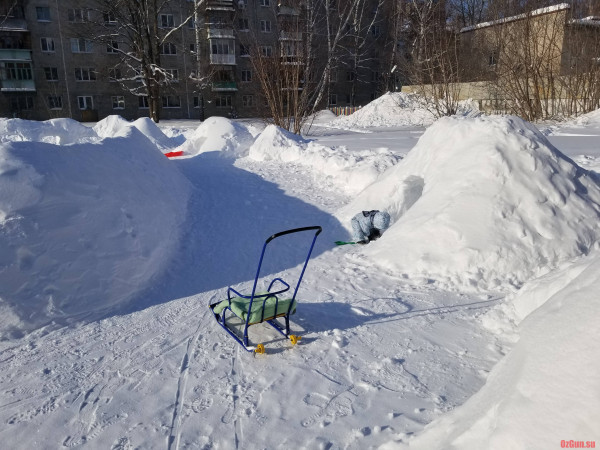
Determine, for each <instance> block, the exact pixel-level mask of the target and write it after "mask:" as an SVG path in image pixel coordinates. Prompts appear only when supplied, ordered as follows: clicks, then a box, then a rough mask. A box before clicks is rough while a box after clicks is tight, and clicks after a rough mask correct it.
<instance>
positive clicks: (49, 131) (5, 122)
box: [0, 119, 98, 145]
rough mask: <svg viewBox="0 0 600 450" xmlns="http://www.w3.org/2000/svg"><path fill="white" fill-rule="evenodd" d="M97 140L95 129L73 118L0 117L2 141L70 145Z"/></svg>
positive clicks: (0, 140) (0, 136) (0, 138)
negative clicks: (30, 119)
mask: <svg viewBox="0 0 600 450" xmlns="http://www.w3.org/2000/svg"><path fill="white" fill-rule="evenodd" d="M97 140H98V135H97V134H96V133H95V132H94V130H93V129H91V128H89V127H86V126H85V125H82V124H81V123H79V122H77V121H76V120H73V119H51V120H46V121H43V122H34V121H29V120H23V119H0V143H1V142H21V141H27V142H46V143H48V144H56V145H69V144H73V143H76V142H79V143H81V142H95V141H97Z"/></svg>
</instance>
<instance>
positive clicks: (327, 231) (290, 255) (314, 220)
mask: <svg viewBox="0 0 600 450" xmlns="http://www.w3.org/2000/svg"><path fill="white" fill-rule="evenodd" d="M174 163H176V164H178V165H179V167H180V169H181V171H182V172H183V173H184V174H185V175H186V176H187V177H188V178H189V180H190V181H191V183H192V184H193V185H194V187H195V189H194V192H193V194H192V198H191V200H190V204H189V208H188V209H189V212H188V219H187V223H186V225H185V227H186V230H185V232H184V235H183V237H182V239H181V245H180V248H179V249H178V251H177V252H176V255H175V257H174V258H173V261H172V264H171V265H170V267H169V269H168V270H167V273H166V274H165V275H164V276H163V277H162V279H161V280H159V282H157V283H155V286H153V288H152V289H151V290H150V291H149V292H145V293H144V295H141V296H140V297H139V299H138V300H137V301H133V302H132V303H130V304H129V305H128V306H127V307H126V311H119V313H121V314H123V313H129V312H133V311H136V310H140V309H144V308H147V307H149V306H152V305H155V304H159V303H163V302H165V301H169V300H172V299H176V298H181V297H188V296H191V295H194V294H198V293H201V292H206V291H211V290H214V289H220V288H222V289H223V295H222V297H223V298H226V296H227V292H226V288H227V286H235V285H239V284H240V283H243V284H241V285H240V286H239V289H241V290H242V291H241V292H242V293H244V294H246V293H247V294H249V293H250V292H251V289H252V280H254V277H255V275H256V270H257V267H258V261H259V258H260V254H261V250H262V247H263V244H264V242H265V240H266V239H267V238H268V237H269V236H271V235H273V234H275V233H277V232H280V231H283V230H287V229H292V228H300V227H307V226H313V225H320V226H321V227H322V228H323V232H322V233H321V234H320V235H319V237H318V238H317V241H316V244H315V248H314V250H313V252H312V256H311V259H313V258H315V257H316V256H318V255H319V254H321V253H323V252H325V251H327V250H330V249H331V248H332V247H334V244H333V242H334V241H335V240H338V239H345V238H347V237H348V232H347V231H346V229H344V228H343V227H342V225H341V224H340V223H339V221H337V219H335V218H334V217H332V216H331V215H330V214H328V213H326V212H324V211H322V210H320V209H319V208H317V207H316V206H313V205H311V204H308V203H305V202H303V201H302V200H299V199H298V198H295V197H290V196H288V195H286V194H285V193H284V192H283V190H282V189H280V188H279V187H278V186H277V185H276V184H274V183H271V182H269V181H266V180H264V179H263V178H261V177H260V176H258V175H255V174H253V173H251V172H247V171H245V170H242V169H239V168H237V167H235V166H234V160H233V159H232V158H228V157H226V156H223V155H222V154H221V153H219V152H210V153H204V154H201V155H199V156H197V157H194V158H190V159H185V160H179V161H174ZM313 236H314V232H303V233H298V235H296V234H293V235H288V236H284V237H282V238H278V239H276V240H274V241H272V242H271V243H269V246H268V247H267V253H266V254H265V259H264V262H263V268H262V270H261V277H266V276H267V275H273V274H277V273H280V272H282V271H284V270H285V271H286V275H285V276H284V277H283V278H284V280H286V281H288V282H289V283H290V284H291V285H292V288H293V287H294V286H295V283H296V282H297V277H298V276H299V273H300V270H301V264H302V263H303V262H304V260H305V259H306V255H307V253H308V249H309V247H310V243H311V241H312V237H313ZM310 268H311V264H310V262H309V264H308V269H307V273H309V272H310ZM292 272H293V273H292ZM288 277H289V278H288ZM272 278H274V277H272V276H271V277H267V282H268V281H270V280H271V279H272ZM292 283H293V284H292ZM265 287H266V286H265ZM259 288H260V284H259ZM236 289H237V287H236Z"/></svg>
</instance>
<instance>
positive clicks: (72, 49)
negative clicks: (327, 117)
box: [0, 0, 387, 121]
mask: <svg viewBox="0 0 600 450" xmlns="http://www.w3.org/2000/svg"><path fill="white" fill-rule="evenodd" d="M13 3H14V5H13ZM1 4H2V5H7V6H4V7H3V6H0V117H19V118H24V119H34V120H45V119H49V118H54V117H70V118H73V119H76V120H81V121H96V120H100V119H102V118H104V117H106V116H108V115H112V114H119V115H121V116H123V117H125V118H127V119H133V118H137V117H141V116H146V115H147V114H148V111H147V110H148V104H147V98H145V97H144V96H140V95H134V94H132V93H131V92H129V91H128V90H124V89H122V86H121V84H125V85H128V86H130V87H131V86H134V87H135V84H136V83H138V86H141V82H140V81H136V80H135V78H136V74H135V73H134V72H131V70H132V69H131V67H128V66H126V65H123V64H122V63H121V60H120V57H119V50H123V49H122V48H120V46H122V45H123V44H122V43H120V42H118V41H115V42H112V43H110V42H109V43H100V42H98V40H97V39H95V36H93V35H92V34H93V33H92V34H90V30H91V28H90V22H93V21H103V25H104V26H106V27H110V26H111V25H112V24H114V23H113V22H111V21H113V20H114V19H113V18H112V17H110V15H107V14H104V15H102V13H101V11H98V10H94V9H93V8H92V7H93V6H94V4H95V3H94V1H93V0H88V1H85V0H84V1H81V0H80V1H75V0H60V1H56V0H38V1H36V2H32V1H27V0H17V1H16V2H12V1H11V2H2V3H1ZM193 4H194V1H193V0H170V1H169V2H168V5H167V7H166V8H164V9H163V10H162V11H161V14H160V17H159V18H158V19H159V28H160V32H165V33H166V32H168V31H169V30H170V29H173V28H174V27H176V26H178V25H179V24H181V23H183V21H184V20H185V19H186V18H187V17H188V16H189V15H190V12H191V11H192V6H193ZM374 4H377V2H374ZM203 5H204V6H203V10H202V12H201V14H200V15H198V16H197V17H195V18H194V19H192V20H190V21H189V22H188V24H186V25H185V26H184V27H183V28H182V29H181V30H178V31H177V32H176V33H174V34H173V36H172V38H170V39H169V42H166V43H165V45H163V46H162V48H161V49H160V52H161V65H162V66H163V67H164V68H166V69H167V70H168V72H169V76H170V77H171V78H172V82H171V83H170V84H169V86H167V87H165V88H164V89H163V90H162V94H161V95H162V112H161V118H163V119H183V118H185V119H188V118H189V119H203V118H205V117H208V116H211V115H220V116H236V117H256V116H261V115H262V114H266V113H265V101H264V98H263V96H262V93H261V89H260V86H259V84H258V83H257V82H256V80H255V78H256V77H255V76H254V73H253V71H254V68H253V66H252V64H251V60H250V56H249V51H248V48H249V45H250V42H249V41H251V40H253V42H255V40H257V39H258V40H259V41H260V45H261V49H262V50H263V51H264V52H266V53H268V52H273V48H274V45H275V43H277V42H284V43H288V44H287V45H285V46H283V47H284V48H286V49H287V50H286V54H284V55H279V56H278V55H273V56H274V57H282V58H284V57H285V58H288V60H289V63H293V60H292V59H293V57H294V51H295V50H294V49H295V48H297V44H296V43H297V42H299V41H300V40H301V37H302V36H301V34H300V35H299V34H298V33H293V32H286V31H285V29H284V28H282V24H285V21H286V20H289V19H290V18H293V17H294V15H298V14H299V12H298V10H297V9H294V8H291V7H286V6H285V5H283V4H282V2H279V4H276V0H207V1H206V2H204V3H203ZM1 8H4V10H2V9H1ZM88 8H89V9H88ZM115 25H116V24H115ZM368 39H369V44H370V45H369V47H368V48H367V53H368V58H367V59H365V60H364V61H363V64H362V65H361V67H359V68H352V61H351V60H348V61H341V62H340V64H339V65H338V66H337V67H336V70H334V72H333V74H332V77H331V84H330V86H329V90H328V95H327V96H326V99H325V103H324V105H323V106H332V107H333V106H352V105H364V104H366V103H368V102H369V101H371V100H373V99H374V98H376V97H377V96H379V95H381V94H382V93H384V92H385V91H386V87H387V86H386V82H385V81H384V80H383V79H384V77H383V74H384V72H385V70H386V69H385V68H384V66H383V61H384V48H385V45H384V41H385V39H386V37H385V23H384V22H381V25H375V26H373V27H372V29H371V30H370V35H369V36H368ZM361 51H362V50H361ZM362 57H363V58H365V57H364V55H363V56H362ZM365 61H367V63H365ZM197 72H202V73H204V74H207V73H210V74H211V79H210V83H209V84H208V85H205V86H203V87H201V86H199V85H198V83H196V82H195V81H194V78H195V76H196V74H197ZM307 76H309V74H307ZM126 78H129V79H130V80H129V81H123V80H124V79H126ZM119 80H120V81H119Z"/></svg>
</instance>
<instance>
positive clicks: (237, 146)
mask: <svg viewBox="0 0 600 450" xmlns="http://www.w3.org/2000/svg"><path fill="white" fill-rule="evenodd" d="M253 141H254V137H253V135H252V134H251V132H250V131H249V130H248V129H247V128H246V127H245V126H244V125H242V124H240V123H237V122H233V121H231V120H229V119H226V118H224V117H209V118H208V119H206V120H205V121H204V122H202V123H201V124H200V126H198V128H196V130H195V131H194V132H192V133H188V134H187V139H186V141H185V142H184V143H183V144H182V145H180V146H179V147H177V148H176V149H175V150H174V151H183V153H184V155H185V156H196V155H199V154H201V153H206V152H223V154H224V155H230V156H233V157H240V156H244V155H246V154H247V152H248V147H249V146H250V145H251V144H252V142H253Z"/></svg>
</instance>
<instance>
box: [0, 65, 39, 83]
mask: <svg viewBox="0 0 600 450" xmlns="http://www.w3.org/2000/svg"><path fill="white" fill-rule="evenodd" d="M0 73H1V76H0V78H1V79H3V80H31V79H32V73H31V64H30V63H28V62H2V63H0Z"/></svg>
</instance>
